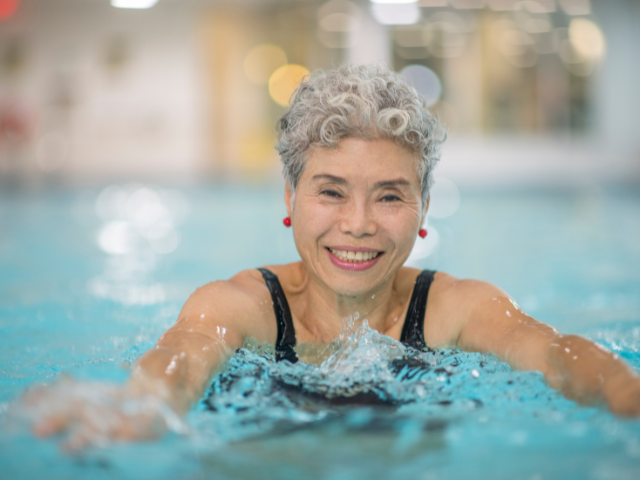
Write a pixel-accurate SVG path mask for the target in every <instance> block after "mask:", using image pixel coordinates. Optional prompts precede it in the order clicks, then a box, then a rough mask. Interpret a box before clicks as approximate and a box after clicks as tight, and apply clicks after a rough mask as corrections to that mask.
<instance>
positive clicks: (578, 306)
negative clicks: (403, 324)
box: [0, 184, 640, 480]
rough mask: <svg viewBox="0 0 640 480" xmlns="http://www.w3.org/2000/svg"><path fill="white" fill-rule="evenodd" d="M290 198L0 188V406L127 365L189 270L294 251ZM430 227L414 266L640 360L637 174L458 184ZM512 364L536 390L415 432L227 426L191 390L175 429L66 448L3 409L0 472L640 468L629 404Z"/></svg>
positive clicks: (197, 276)
mask: <svg viewBox="0 0 640 480" xmlns="http://www.w3.org/2000/svg"><path fill="white" fill-rule="evenodd" d="M434 201H435V199H434ZM154 209H155V210H154ZM284 216H285V208H284V205H283V201H282V191H281V190H280V189H276V188H262V187H261V188H256V187H254V186H242V185H236V186H225V187H221V186H215V187H210V188H206V187H199V188H194V189H167V188H164V187H158V186H148V185H147V186H143V185H133V184H130V185H121V186H112V187H109V189H96V190H91V191H80V190H77V191H69V190H65V191H48V192H44V193H43V192H40V193H35V194H27V193H20V192H15V193H7V192H4V193H0V225H2V227H1V228H0V411H3V412H6V411H8V408H9V405H10V403H11V402H12V401H14V400H15V399H16V398H18V397H19V395H20V394H21V393H22V392H23V391H24V390H25V388H26V387H28V386H29V385H32V384H35V383H42V382H50V381H53V380H54V379H56V378H57V377H58V376H59V375H60V374H61V373H62V372H68V373H69V374H71V375H73V376H74V377H77V378H83V379H91V380H98V379H101V380H107V381H116V382H121V381H124V379H125V378H126V376H127V374H128V373H127V369H128V367H129V366H130V365H131V364H132V363H133V362H135V360H136V359H137V358H138V357H139V356H140V355H141V354H142V353H143V352H144V351H145V350H147V349H148V348H150V347H151V346H152V345H153V344H154V343H155V341H156V340H157V339H158V337H159V336H160V334H161V333H162V332H163V331H164V330H165V329H166V328H168V327H169V326H170V325H171V324H172V323H173V322H174V321H175V318H176V316H177V314H178V312H179V310H180V307H181V305H182V303H183V302H184V301H185V299H186V298H187V297H188V295H189V294H190V293H191V292H192V291H193V290H194V289H195V288H196V287H197V286H199V285H202V284H204V283H207V282H209V281H211V280H215V279H224V278H228V277H230V276H231V275H233V274H234V273H236V272H237V271H239V270H241V269H245V268H254V267H257V266H262V265H268V264H274V263H283V262H289V261H295V260H296V259H297V258H298V256H297V253H296V251H295V246H294V244H293V240H292V237H291V231H290V230H288V229H286V228H284V227H283V226H282V223H281V221H282V218H283V217H284ZM149 219H151V220H149ZM428 229H429V230H430V235H429V237H428V240H427V241H429V242H431V243H429V244H422V245H421V246H420V248H421V249H422V250H421V251H418V252H417V254H416V255H415V256H414V257H413V259H412V263H413V264H414V265H415V266H418V267H421V268H432V269H438V270H443V271H447V272H449V273H451V274H453V275H456V276H459V277H464V278H478V279H483V280H487V281H490V282H492V283H494V284H496V285H498V286H500V287H502V288H503V289H504V290H506V291H507V292H509V293H510V294H511V295H512V296H513V297H514V298H515V299H516V301H518V302H519V304H520V305H521V307H522V308H523V309H524V310H525V311H526V312H527V313H529V314H531V315H533V316H535V317H536V318H539V319H540V320H543V321H545V322H547V323H549V324H551V325H552V326H554V327H556V328H558V329H559V330H561V331H563V332H566V333H578V334H581V335H585V336H587V337H588V338H591V339H593V340H595V341H597V342H599V343H601V344H602V345H604V346H606V347H608V348H610V349H612V350H614V351H616V352H617V353H619V354H620V355H621V356H622V357H623V358H625V359H626V360H627V361H629V362H630V363H631V364H632V365H633V366H634V368H636V369H640V269H639V268H638V267H639V266H640V242H638V241H637V239H638V237H639V236H640V192H639V191H638V190H633V189H626V190H619V189H606V188H598V187H593V186H591V187H588V188H587V187H585V188H582V189H574V190H569V191H567V190H546V191H540V190H525V191H505V190H501V191H482V190H462V193H461V201H460V206H459V208H458V209H457V211H455V213H453V214H452V215H450V216H448V217H446V218H440V219H430V220H429V227H428ZM418 241H420V240H418ZM425 245H427V246H428V247H425ZM509 375H514V377H513V378H514V379H515V378H518V379H521V378H525V377H522V376H523V375H524V376H528V377H526V379H529V378H530V379H531V381H532V382H534V383H535V382H537V383H536V385H538V386H536V387H535V388H536V389H537V390H535V392H536V393H535V395H537V396H538V397H544V398H547V397H549V398H550V399H551V400H549V402H548V405H549V406H548V407H544V406H543V407H540V406H539V402H537V403H536V405H537V406H536V408H535V409H534V408H529V407H527V405H526V402H527V395H526V392H524V391H522V392H519V391H518V390H517V389H516V390H515V393H513V395H514V396H516V397H518V398H516V399H515V400H513V401H512V402H511V403H510V404H509V405H510V406H509V408H507V409H502V411H500V409H499V408H494V407H495V405H494V406H493V407H491V405H490V406H488V407H486V408H485V409H484V411H483V409H479V410H474V411H473V412H470V413H468V414H466V415H464V414H463V415H461V416H458V417H456V419H455V421H452V422H450V423H448V424H447V425H446V426H445V427H444V428H443V429H440V430H438V431H436V432H433V431H428V432H426V433H420V432H418V433H417V434H416V433H415V432H414V434H413V435H414V437H412V438H413V440H411V441H409V440H407V438H408V437H407V435H409V437H410V436H411V435H412V434H411V432H410V431H409V433H407V430H406V429H404V430H403V429H402V428H399V429H395V430H394V429H393V428H391V429H386V430H384V431H382V432H380V431H362V430H361V429H360V430H358V429H349V428H346V427H344V425H343V426H342V427H341V428H338V429H336V428H334V427H331V426H322V427H320V428H308V429H299V430H295V431H293V432H290V433H288V434H280V435H273V436H269V435H267V436H260V435H257V436H255V438H252V437H251V436H248V437H245V438H243V439H241V440H239V441H238V440H236V441H227V440H225V438H224V436H221V435H217V434H215V432H213V431H212V429H210V428H209V427H210V423H209V422H208V420H207V417H205V416H206V415H212V414H210V413H208V412H203V411H200V410H198V409H196V410H194V411H193V412H192V414H191V415H190V417H189V423H190V424H191V426H192V431H191V433H190V434H189V435H187V436H177V435H170V436H167V437H166V438H165V439H163V440H161V441H158V442H152V443H145V444H138V445H115V446H112V447H108V448H101V449H92V450H89V451H86V452H84V453H82V454H80V455H75V456H70V455H65V454H61V453H60V452H59V450H58V441H57V440H55V439H54V440H47V441H40V440H36V439H34V438H33V437H32V436H31V435H29V434H28V433H26V432H25V431H24V429H21V428H20V427H16V426H15V425H13V424H11V422H8V420H7V418H4V419H3V420H5V421H4V422H3V425H4V427H3V429H2V430H1V431H0V477H3V478H4V477H5V476H6V478H19V477H24V478H39V477H45V476H46V477H47V478H50V479H51V478H70V477H76V476H77V477H82V478H103V477H104V478H108V477H113V476H118V477H119V478H209V477H211V476H215V478H247V477H256V478H257V477H262V478H264V476H265V472H269V476H273V477H278V478H289V477H291V478H300V477H301V476H304V477H305V478H332V479H333V478H354V477H367V478H424V479H440V478H451V479H455V478H490V479H502V478H504V479H516V478H522V479H547V478H558V479H559V478H562V479H571V478H580V479H583V478H593V479H603V480H604V479H626V478H628V479H637V478H639V477H640V424H639V422H638V421H635V420H621V419H617V418H615V417H613V416H611V415H610V414H608V413H607V412H605V411H601V410H597V409H593V408H585V407H578V406H575V405H574V404H572V403H571V402H568V401H565V400H563V399H561V398H559V396H558V395H557V394H556V393H555V392H553V391H551V390H549V389H546V387H544V386H541V380H540V378H539V376H538V377H536V375H538V374H535V373H526V374H523V373H509ZM484 378H486V379H487V382H486V383H490V381H491V379H492V378H494V377H491V376H490V375H487V376H486V377H484ZM526 381H529V380H526ZM486 383H485V385H486ZM478 385H479V386H478V387H477V388H478V389H481V388H485V387H481V386H480V385H481V383H479V384H478ZM518 401H521V402H522V404H523V406H522V408H516V407H514V405H516V404H517V402H518ZM534 403H535V402H534ZM3 416H4V417H6V416H7V415H6V414H4V415H3ZM403 445H404V446H403ZM407 445H408V446H407Z"/></svg>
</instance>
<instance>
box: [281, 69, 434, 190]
mask: <svg viewBox="0 0 640 480" xmlns="http://www.w3.org/2000/svg"><path fill="white" fill-rule="evenodd" d="M277 128H278V136H279V141H278V144H277V145H276V150H278V153H280V157H281V159H282V163H283V165H284V176H285V178H286V180H287V181H288V182H289V183H290V185H291V187H292V188H293V190H294V191H295V188H296V186H297V184H298V180H299V179H300V176H301V175H302V172H303V171H304V167H305V160H306V154H307V152H308V151H309V149H310V148H312V147H315V146H324V147H335V146H337V145H338V142H339V141H340V139H341V138H343V137H358V138H364V139H375V138H387V139H390V140H393V141H395V142H396V143H397V144H399V145H401V146H403V147H406V148H408V149H409V150H411V151H413V152H416V153H419V154H420V162H419V163H418V176H419V178H420V186H421V190H422V201H423V203H424V202H426V199H427V196H428V195H429V188H430V186H431V183H432V171H433V167H434V166H435V164H436V163H437V161H438V160H439V159H440V144H441V143H442V142H443V141H444V140H445V138H446V133H445V131H444V128H443V127H442V126H441V125H440V123H439V122H438V121H437V120H436V118H435V117H434V116H433V115H432V114H431V113H430V112H429V111H428V110H427V106H426V101H425V99H424V97H422V96H421V95H420V94H418V92H416V90H415V89H414V88H413V87H411V86H410V85H409V83H407V81H406V80H405V79H404V78H403V77H402V76H401V75H398V74H397V73H394V72H392V71H391V70H389V68H388V67H386V66H384V65H346V66H342V67H340V68H337V69H335V70H330V71H327V72H324V71H321V70H319V71H315V72H313V73H311V75H309V76H307V77H305V79H304V80H303V82H302V83H301V84H300V86H299V87H298V89H297V90H296V91H295V92H294V94H293V102H292V104H291V108H289V110H288V111H287V112H286V113H285V114H284V115H283V116H282V117H281V118H280V120H278V124H277Z"/></svg>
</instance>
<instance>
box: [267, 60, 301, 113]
mask: <svg viewBox="0 0 640 480" xmlns="http://www.w3.org/2000/svg"><path fill="white" fill-rule="evenodd" d="M307 75H309V70H307V69H306V68H305V67H303V66H302V65H295V64H290V65H284V66H282V67H280V68H278V69H277V70H276V71H275V72H273V74H272V75H271V78H269V95H271V98H272V99H273V101H274V102H276V103H277V104H278V105H282V106H283V107H286V106H288V105H289V100H290V99H291V95H292V94H293V92H294V91H295V90H296V88H298V86H299V85H300V82H301V81H302V79H303V78H304V77H305V76H307Z"/></svg>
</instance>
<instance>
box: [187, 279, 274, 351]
mask: <svg viewBox="0 0 640 480" xmlns="http://www.w3.org/2000/svg"><path fill="white" fill-rule="evenodd" d="M272 317H273V306H272V303H271V295H270V293H269V289H268V288H267V286H266V285H265V283H264V280H263V279H262V275H261V274H260V272H259V271H257V270H253V269H251V270H243V271H241V272H239V273H237V274H236V275H234V276H233V277H231V278H230V279H228V280H217V281H214V282H210V283H208V284H206V285H203V286H202V287H199V288H197V289H196V291H195V292H193V293H192V294H191V296H190V297H189V299H188V300H187V302H186V303H185V304H184V307H183V308H182V311H181V312H180V316H179V319H178V322H182V321H194V319H195V320H196V321H197V322H198V323H199V324H202V323H203V320H204V321H206V323H207V324H208V325H212V326H218V325H219V326H224V327H225V328H232V329H234V330H235V331H237V333H238V334H239V335H240V336H241V337H243V338H247V337H255V338H257V339H258V340H260V341H269V342H273V340H274V339H275V336H276V333H275V332H276V326H275V321H273V319H272ZM271 327H273V328H271ZM272 330H273V331H272ZM272 337H273V338H272Z"/></svg>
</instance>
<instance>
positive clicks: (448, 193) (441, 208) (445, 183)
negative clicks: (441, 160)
mask: <svg viewBox="0 0 640 480" xmlns="http://www.w3.org/2000/svg"><path fill="white" fill-rule="evenodd" d="M429 195H430V199H431V200H430V202H429V215H430V216H431V217H433V218H447V217H450V216H451V215H453V214H454V213H456V212H457V211H458V207H460V190H459V189H458V187H457V186H456V184H455V183H454V182H453V181H451V180H449V179H448V178H445V177H436V178H435V179H434V182H433V186H432V187H431V191H430V192H429Z"/></svg>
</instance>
